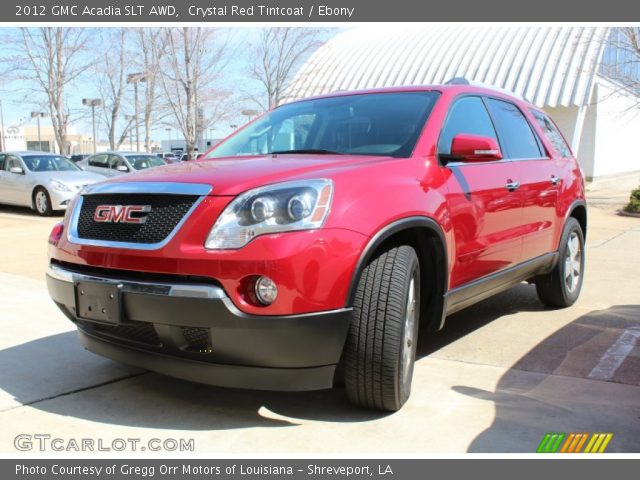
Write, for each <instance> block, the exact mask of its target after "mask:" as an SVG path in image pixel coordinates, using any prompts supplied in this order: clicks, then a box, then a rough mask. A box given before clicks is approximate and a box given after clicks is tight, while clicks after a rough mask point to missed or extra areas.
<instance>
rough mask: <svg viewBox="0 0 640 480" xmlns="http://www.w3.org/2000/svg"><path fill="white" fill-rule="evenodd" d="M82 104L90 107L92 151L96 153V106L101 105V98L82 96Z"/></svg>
mask: <svg viewBox="0 0 640 480" xmlns="http://www.w3.org/2000/svg"><path fill="white" fill-rule="evenodd" d="M82 104H83V105H84V106H86V107H91V124H92V126H93V153H96V151H97V147H96V107H99V106H101V105H102V99H100V98H83V99H82Z"/></svg>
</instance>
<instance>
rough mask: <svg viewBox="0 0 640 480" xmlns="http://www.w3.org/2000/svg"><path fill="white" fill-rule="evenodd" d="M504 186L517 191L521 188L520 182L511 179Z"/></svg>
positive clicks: (511, 190)
mask: <svg viewBox="0 0 640 480" xmlns="http://www.w3.org/2000/svg"><path fill="white" fill-rule="evenodd" d="M504 188H506V189H507V190H509V191H510V192H515V191H516V190H517V189H518V188H520V182H512V181H509V182H508V183H507V184H506V185H505V186H504Z"/></svg>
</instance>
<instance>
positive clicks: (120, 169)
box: [116, 165, 129, 172]
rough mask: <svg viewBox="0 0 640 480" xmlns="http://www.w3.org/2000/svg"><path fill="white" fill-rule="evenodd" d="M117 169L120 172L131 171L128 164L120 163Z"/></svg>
mask: <svg viewBox="0 0 640 480" xmlns="http://www.w3.org/2000/svg"><path fill="white" fill-rule="evenodd" d="M116 170H118V171H119V172H128V171H129V169H128V168H127V166H126V165H118V166H117V167H116Z"/></svg>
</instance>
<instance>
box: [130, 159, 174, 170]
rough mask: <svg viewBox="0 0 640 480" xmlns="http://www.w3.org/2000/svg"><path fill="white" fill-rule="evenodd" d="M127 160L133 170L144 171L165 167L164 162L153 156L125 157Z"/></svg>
mask: <svg viewBox="0 0 640 480" xmlns="http://www.w3.org/2000/svg"><path fill="white" fill-rule="evenodd" d="M127 160H128V161H129V163H130V164H131V166H132V167H133V168H134V170H144V169H145V168H150V167H159V166H161V165H166V162H165V161H164V160H162V159H161V158H158V157H157V156H154V155H131V156H129V155H127Z"/></svg>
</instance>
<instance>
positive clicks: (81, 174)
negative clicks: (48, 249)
mask: <svg viewBox="0 0 640 480" xmlns="http://www.w3.org/2000/svg"><path fill="white" fill-rule="evenodd" d="M101 180H105V177H104V176H102V175H98V174H95V173H91V172H85V171H84V170H82V169H81V168H79V167H78V166H76V164H74V163H73V162H72V161H71V160H69V159H67V158H66V157H63V156H62V155H58V154H55V153H48V152H3V153H0V203H4V204H9V205H19V206H25V207H30V208H31V209H34V210H36V211H37V212H38V213H39V214H40V215H50V214H51V213H52V212H53V211H54V210H66V208H67V207H68V205H69V202H70V200H71V199H72V198H73V196H74V195H76V194H77V193H78V192H79V191H80V190H82V188H83V187H85V186H87V185H90V184H92V183H95V182H99V181H101Z"/></svg>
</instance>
